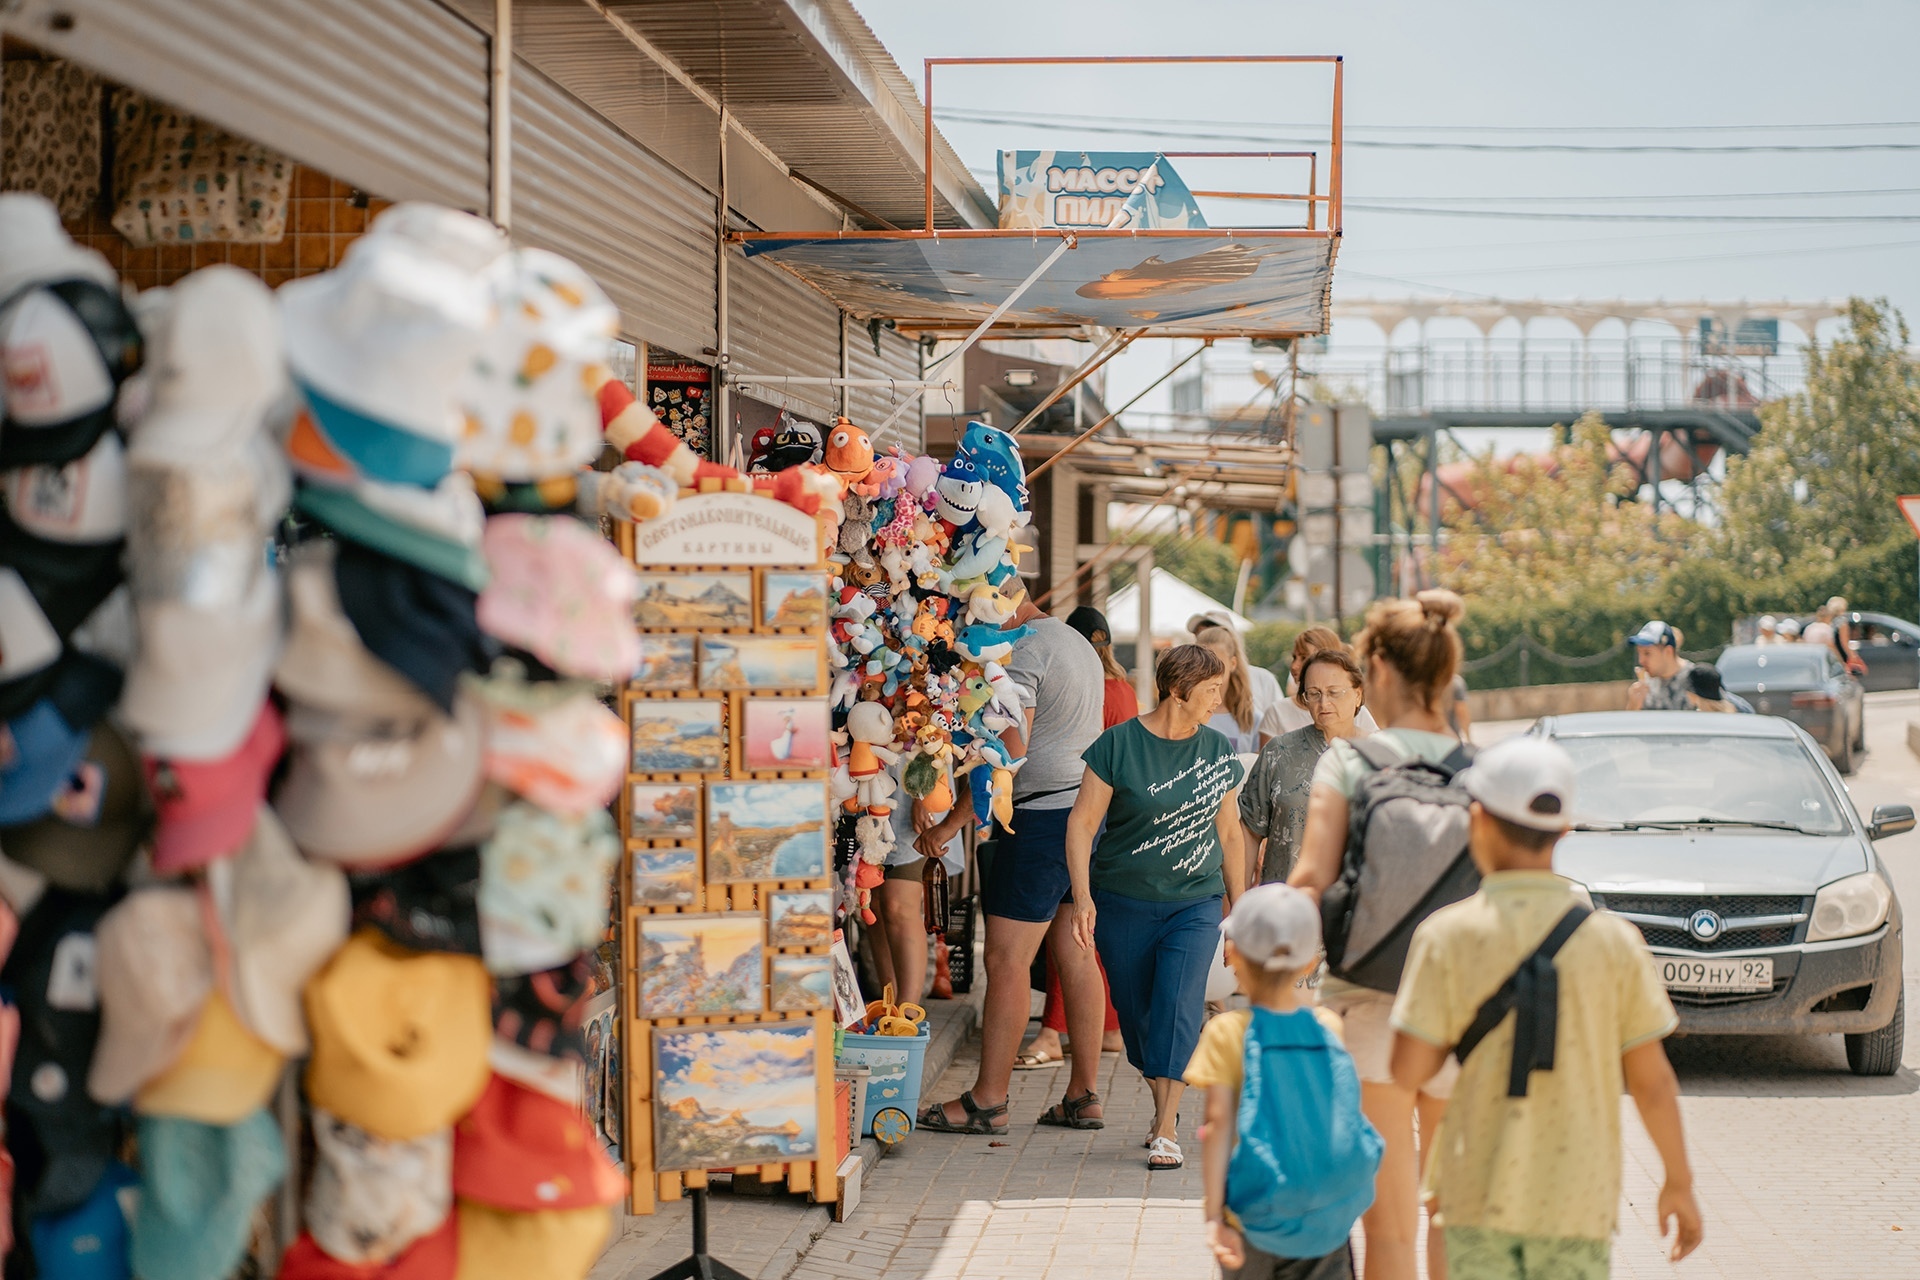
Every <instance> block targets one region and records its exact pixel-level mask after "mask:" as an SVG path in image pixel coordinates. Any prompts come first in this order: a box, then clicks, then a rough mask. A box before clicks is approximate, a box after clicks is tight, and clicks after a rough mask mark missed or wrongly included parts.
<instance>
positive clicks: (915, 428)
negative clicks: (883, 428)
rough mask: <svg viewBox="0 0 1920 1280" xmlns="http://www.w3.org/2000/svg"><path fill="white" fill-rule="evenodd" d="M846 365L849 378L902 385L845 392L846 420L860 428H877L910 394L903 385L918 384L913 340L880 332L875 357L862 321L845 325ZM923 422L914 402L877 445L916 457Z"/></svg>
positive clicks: (916, 350)
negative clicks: (890, 380)
mask: <svg viewBox="0 0 1920 1280" xmlns="http://www.w3.org/2000/svg"><path fill="white" fill-rule="evenodd" d="M847 363H848V365H849V366H850V367H851V369H852V372H851V373H849V374H848V375H847V376H848V377H851V378H898V379H899V380H900V382H901V384H902V385H901V388H900V390H899V391H898V392H895V391H894V390H893V389H892V388H890V387H880V388H878V389H870V388H866V387H854V388H852V389H851V390H849V391H848V392H847V416H848V417H850V418H852V419H853V420H854V421H855V422H857V423H859V424H860V425H861V426H863V427H868V428H873V427H878V426H879V425H880V424H881V423H882V422H884V421H886V419H887V418H888V417H889V416H891V415H892V413H893V411H894V410H895V409H897V408H899V407H900V402H901V401H902V400H905V399H906V398H907V397H909V396H911V395H912V394H913V392H912V389H911V388H910V387H908V386H907V385H906V384H908V383H913V382H918V381H919V380H920V348H919V346H918V345H917V344H916V343H914V342H913V340H912V339H910V338H903V337H901V336H900V335H899V334H897V333H895V332H894V331H893V330H891V329H882V330H880V354H879V355H875V354H874V353H873V334H872V333H871V332H870V331H869V330H868V329H867V326H866V322H865V321H863V320H851V319H850V320H848V321H847ZM936 376H938V375H936ZM922 421H923V419H922V415H921V402H920V401H915V402H913V403H912V404H910V405H908V406H907V411H906V412H905V413H903V414H901V415H900V417H899V418H898V419H896V420H895V421H894V424H893V425H892V426H891V427H889V428H887V432H886V435H885V437H884V439H883V440H882V441H880V443H881V444H882V446H883V447H884V446H885V445H889V444H898V445H899V446H900V447H901V448H903V449H906V450H908V451H909V452H912V453H918V452H919V451H920V450H921V448H922V447H923V445H924V434H923V432H922V430H921V423H922Z"/></svg>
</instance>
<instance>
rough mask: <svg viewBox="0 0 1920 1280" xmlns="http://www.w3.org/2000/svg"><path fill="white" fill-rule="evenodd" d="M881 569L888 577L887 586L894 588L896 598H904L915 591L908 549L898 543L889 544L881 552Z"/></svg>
mask: <svg viewBox="0 0 1920 1280" xmlns="http://www.w3.org/2000/svg"><path fill="white" fill-rule="evenodd" d="M880 568H881V570H882V571H883V572H885V573H886V575H887V585H888V586H890V587H892V588H893V594H894V595H895V596H904V595H905V594H907V592H908V591H911V590H912V589H913V574H912V572H911V570H910V569H909V568H908V561H907V549H906V547H904V546H903V545H901V544H900V543H898V542H893V543H888V544H886V547H885V549H884V550H882V551H881V552H880Z"/></svg>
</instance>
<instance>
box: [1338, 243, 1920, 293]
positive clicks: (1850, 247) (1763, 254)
mask: <svg viewBox="0 0 1920 1280" xmlns="http://www.w3.org/2000/svg"><path fill="white" fill-rule="evenodd" d="M1916 247H1920V240H1883V241H1879V242H1876V243H1874V244H1830V245H1821V246H1819V247H1818V248H1800V249H1749V250H1745V251H1743V252H1739V253H1695V254H1687V255H1685V256H1682V257H1667V258H1625V259H1609V260H1601V261H1589V262H1548V263H1538V264H1529V265H1527V266H1513V267H1466V268H1461V269H1458V270H1456V269H1453V268H1447V269H1445V270H1442V271H1438V272H1435V274H1436V275H1443V276H1447V277H1449V278H1455V277H1461V276H1509V275H1531V274H1536V273H1539V272H1543V271H1584V270H1611V269H1613V268H1615V267H1651V266H1670V265H1675V264H1679V263H1689V262H1741V261H1752V260H1757V259H1766V258H1805V257H1812V256H1814V255H1816V254H1828V253H1857V252H1860V251H1862V250H1868V249H1874V250H1879V249H1911V248H1916ZM1338 274H1340V275H1343V276H1348V277H1357V278H1361V279H1367V280H1381V281H1387V282H1390V283H1393V284H1407V285H1414V286H1416V287H1418V288H1424V289H1444V288H1445V286H1444V285H1436V284H1434V283H1433V282H1432V281H1428V280H1420V279H1416V278H1412V277H1408V276H1386V275H1376V274H1374V273H1373V272H1370V271H1360V270H1357V269H1354V268H1351V267H1341V268H1339V270H1338Z"/></svg>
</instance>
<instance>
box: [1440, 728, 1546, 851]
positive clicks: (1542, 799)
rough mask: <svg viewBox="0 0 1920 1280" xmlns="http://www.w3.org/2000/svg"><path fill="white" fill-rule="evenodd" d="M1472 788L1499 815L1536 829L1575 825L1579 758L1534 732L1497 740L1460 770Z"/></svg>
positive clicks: (1469, 791) (1462, 779) (1469, 789)
mask: <svg viewBox="0 0 1920 1280" xmlns="http://www.w3.org/2000/svg"><path fill="white" fill-rule="evenodd" d="M1460 784H1461V785H1462V786H1464V787H1465V788H1466V789H1467V794H1468V795H1470V796H1472V797H1473V798H1474V799H1475V800H1478V801H1479V802H1480V805H1481V807H1482V808H1484V809H1485V810H1486V811H1487V812H1488V813H1491V814H1493V815H1494V816H1495V817H1496V818H1503V819H1505V820H1506V821H1508V822H1511V823H1513V824H1515V825H1516V826H1522V827H1531V828H1533V829H1534V830H1535V831H1565V830H1566V829H1567V828H1568V827H1569V826H1571V825H1573V759H1572V757H1570V756H1569V755H1567V752H1566V748H1564V747H1562V746H1560V745H1559V744H1558V743H1555V742H1549V741H1548V740H1547V739H1545V738H1536V737H1533V736H1531V735H1528V736H1524V737H1518V738H1508V739H1506V740H1505V741H1504V742H1498V743H1495V744H1494V745H1493V746H1491V747H1488V748H1487V749H1486V750H1485V751H1482V752H1481V753H1480V754H1479V755H1477V756H1475V757H1474V761H1473V764H1472V765H1471V766H1470V767H1468V768H1467V769H1466V770H1465V771H1464V772H1463V773H1462V774H1461V775H1460Z"/></svg>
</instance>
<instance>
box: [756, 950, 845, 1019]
mask: <svg viewBox="0 0 1920 1280" xmlns="http://www.w3.org/2000/svg"><path fill="white" fill-rule="evenodd" d="M769 1001H770V1003H769V1007H770V1008H771V1009H772V1010H773V1011H774V1012H775V1013H812V1012H813V1011H814V1010H816V1009H830V1008H832V1007H833V957H832V956H775V957H774V958H773V985H772V987H771V995H770V997H769Z"/></svg>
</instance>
